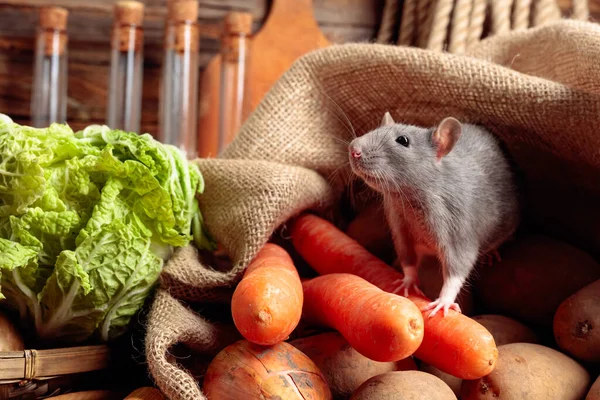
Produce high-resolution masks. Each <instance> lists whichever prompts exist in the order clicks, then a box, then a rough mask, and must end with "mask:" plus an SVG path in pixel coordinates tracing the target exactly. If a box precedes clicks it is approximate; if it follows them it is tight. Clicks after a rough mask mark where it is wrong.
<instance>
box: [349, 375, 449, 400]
mask: <svg viewBox="0 0 600 400" xmlns="http://www.w3.org/2000/svg"><path fill="white" fill-rule="evenodd" d="M423 399H427V400H456V395H455V394H454V393H453V392H452V389H450V388H449V387H448V385H446V384H445V383H444V382H443V381H442V380H441V379H440V378H438V377H436V376H433V375H431V374H428V373H425V372H421V371H394V372H386V373H384V374H381V375H377V376H374V377H372V378H371V379H369V380H367V381H366V382H365V383H363V384H362V385H360V387H359V388H358V389H357V390H356V391H355V392H354V393H353V394H352V397H350V400H423Z"/></svg>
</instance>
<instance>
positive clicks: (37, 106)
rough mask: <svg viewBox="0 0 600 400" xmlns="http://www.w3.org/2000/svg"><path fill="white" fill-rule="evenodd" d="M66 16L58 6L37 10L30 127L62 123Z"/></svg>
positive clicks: (64, 112) (63, 113)
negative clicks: (37, 19) (38, 11)
mask: <svg viewBox="0 0 600 400" xmlns="http://www.w3.org/2000/svg"><path fill="white" fill-rule="evenodd" d="M68 14H69V12H68V11H67V10H66V9H64V8H62V7H43V8H41V9H40V14H39V25H38V27H37V31H36V40H35V42H36V43H35V60H34V67H33V74H34V75H33V85H32V94H31V125H32V126H34V127H38V128H44V127H47V126H49V125H50V124H52V123H54V122H58V123H64V122H66V118H67V43H68V35H67V31H66V28H67V17H68Z"/></svg>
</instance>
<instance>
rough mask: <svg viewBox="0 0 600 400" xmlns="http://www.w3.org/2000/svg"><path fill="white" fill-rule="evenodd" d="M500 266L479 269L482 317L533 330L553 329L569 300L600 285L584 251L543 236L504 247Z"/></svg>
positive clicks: (598, 273)
mask: <svg viewBox="0 0 600 400" xmlns="http://www.w3.org/2000/svg"><path fill="white" fill-rule="evenodd" d="M501 256H502V260H501V261H500V262H498V263H497V264H495V265H493V266H480V267H479V268H478V270H477V274H476V275H479V279H478V280H477V282H475V285H474V286H475V300H476V301H477V303H478V304H482V306H483V308H484V309H485V311H484V312H485V313H488V314H501V315H505V316H507V317H511V318H515V319H517V320H519V321H522V322H523V323H525V324H528V325H529V324H530V325H533V326H532V328H534V329H536V328H537V327H544V328H545V327H548V328H551V327H552V320H553V318H554V313H555V312H556V309H557V308H558V306H559V305H560V303H562V302H563V301H564V300H565V299H566V298H567V297H569V296H570V295H572V294H573V293H575V292H576V291H578V290H579V289H581V288H582V287H584V286H586V285H587V284H589V283H591V282H593V281H595V280H597V279H600V265H599V264H598V263H597V262H596V261H594V259H593V258H592V257H591V256H590V255H589V254H587V253H585V252H584V251H582V250H580V249H577V248H575V247H573V246H571V245H569V244H567V243H563V242H560V241H557V240H554V239H551V238H549V237H546V236H541V235H528V236H523V237H521V238H519V239H516V240H515V241H513V242H510V243H507V245H506V248H505V249H503V250H502V252H501Z"/></svg>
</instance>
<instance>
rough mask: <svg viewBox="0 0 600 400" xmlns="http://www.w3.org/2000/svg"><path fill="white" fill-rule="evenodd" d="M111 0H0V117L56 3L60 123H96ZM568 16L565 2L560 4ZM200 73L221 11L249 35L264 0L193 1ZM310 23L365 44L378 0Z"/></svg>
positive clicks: (25, 74) (149, 23) (151, 50)
mask: <svg viewBox="0 0 600 400" xmlns="http://www.w3.org/2000/svg"><path fill="white" fill-rule="evenodd" d="M114 2H115V0H54V1H52V0H0V112H2V113H6V114H8V115H10V116H11V117H12V118H13V119H14V120H16V121H17V122H19V123H29V114H30V111H29V107H30V96H31V82H32V74H33V42H34V33H35V26H36V24H37V10H36V8H37V7H39V6H42V5H49V4H53V5H59V6H63V7H66V8H67V9H68V10H69V11H70V14H69V24H68V33H69V48H68V51H69V54H68V56H69V63H68V68H69V82H68V110H67V118H68V121H69V124H70V125H71V126H72V127H73V129H80V128H82V127H84V126H86V125H89V124H92V123H104V121H105V110H106V98H107V87H108V75H109V65H110V42H109V39H110V29H111V25H112V6H113V3H114ZM143 2H144V3H145V4H146V11H145V20H144V33H145V45H144V56H145V58H144V88H143V112H142V127H141V130H142V131H143V132H149V133H152V134H154V133H155V132H156V128H157V114H158V85H159V83H158V82H159V76H160V67H161V60H162V47H161V46H162V35H163V21H164V16H165V13H166V7H165V2H166V0H143ZM560 3H561V7H562V8H563V10H564V11H565V13H568V12H569V11H568V10H570V7H571V0H560ZM199 4H200V12H199V23H200V26H201V32H202V33H201V36H202V39H201V43H200V53H201V54H200V64H201V68H202V67H203V66H204V65H206V63H207V62H208V60H210V58H211V57H212V56H213V55H214V54H215V53H217V52H218V50H219V42H218V35H219V26H220V21H221V19H222V18H223V16H224V15H225V13H226V12H227V11H228V10H241V11H249V12H252V14H253V16H254V27H253V29H254V31H256V30H258V29H259V27H260V26H261V25H262V23H263V22H264V19H265V17H266V15H267V12H268V9H269V4H270V1H269V0H199ZM313 5H314V12H315V18H316V19H317V22H318V23H319V25H320V26H321V29H322V30H323V32H324V33H325V35H326V36H327V38H328V39H329V40H331V41H333V42H335V43H343V42H351V41H370V40H373V39H374V38H375V36H376V34H377V30H378V28H379V21H380V19H381V14H382V10H383V5H384V0H313ZM590 10H591V12H592V18H593V19H595V20H598V19H600V0H590Z"/></svg>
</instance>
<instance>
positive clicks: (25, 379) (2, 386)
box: [0, 345, 118, 400]
mask: <svg viewBox="0 0 600 400" xmlns="http://www.w3.org/2000/svg"><path fill="white" fill-rule="evenodd" d="M117 358H118V354H117V352H116V351H115V349H114V348H112V347H110V346H107V345H97V346H79V347H68V348H60V349H48V350H24V351H11V352H0V400H4V399H11V400H13V399H19V400H28V399H40V398H44V397H48V396H52V395H57V394H60V393H65V392H68V391H70V390H71V389H72V388H73V387H74V386H76V384H78V383H81V382H82V381H85V380H89V377H90V374H89V373H91V372H94V371H100V370H106V369H108V368H110V366H111V365H114V363H115V361H116V359H117Z"/></svg>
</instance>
